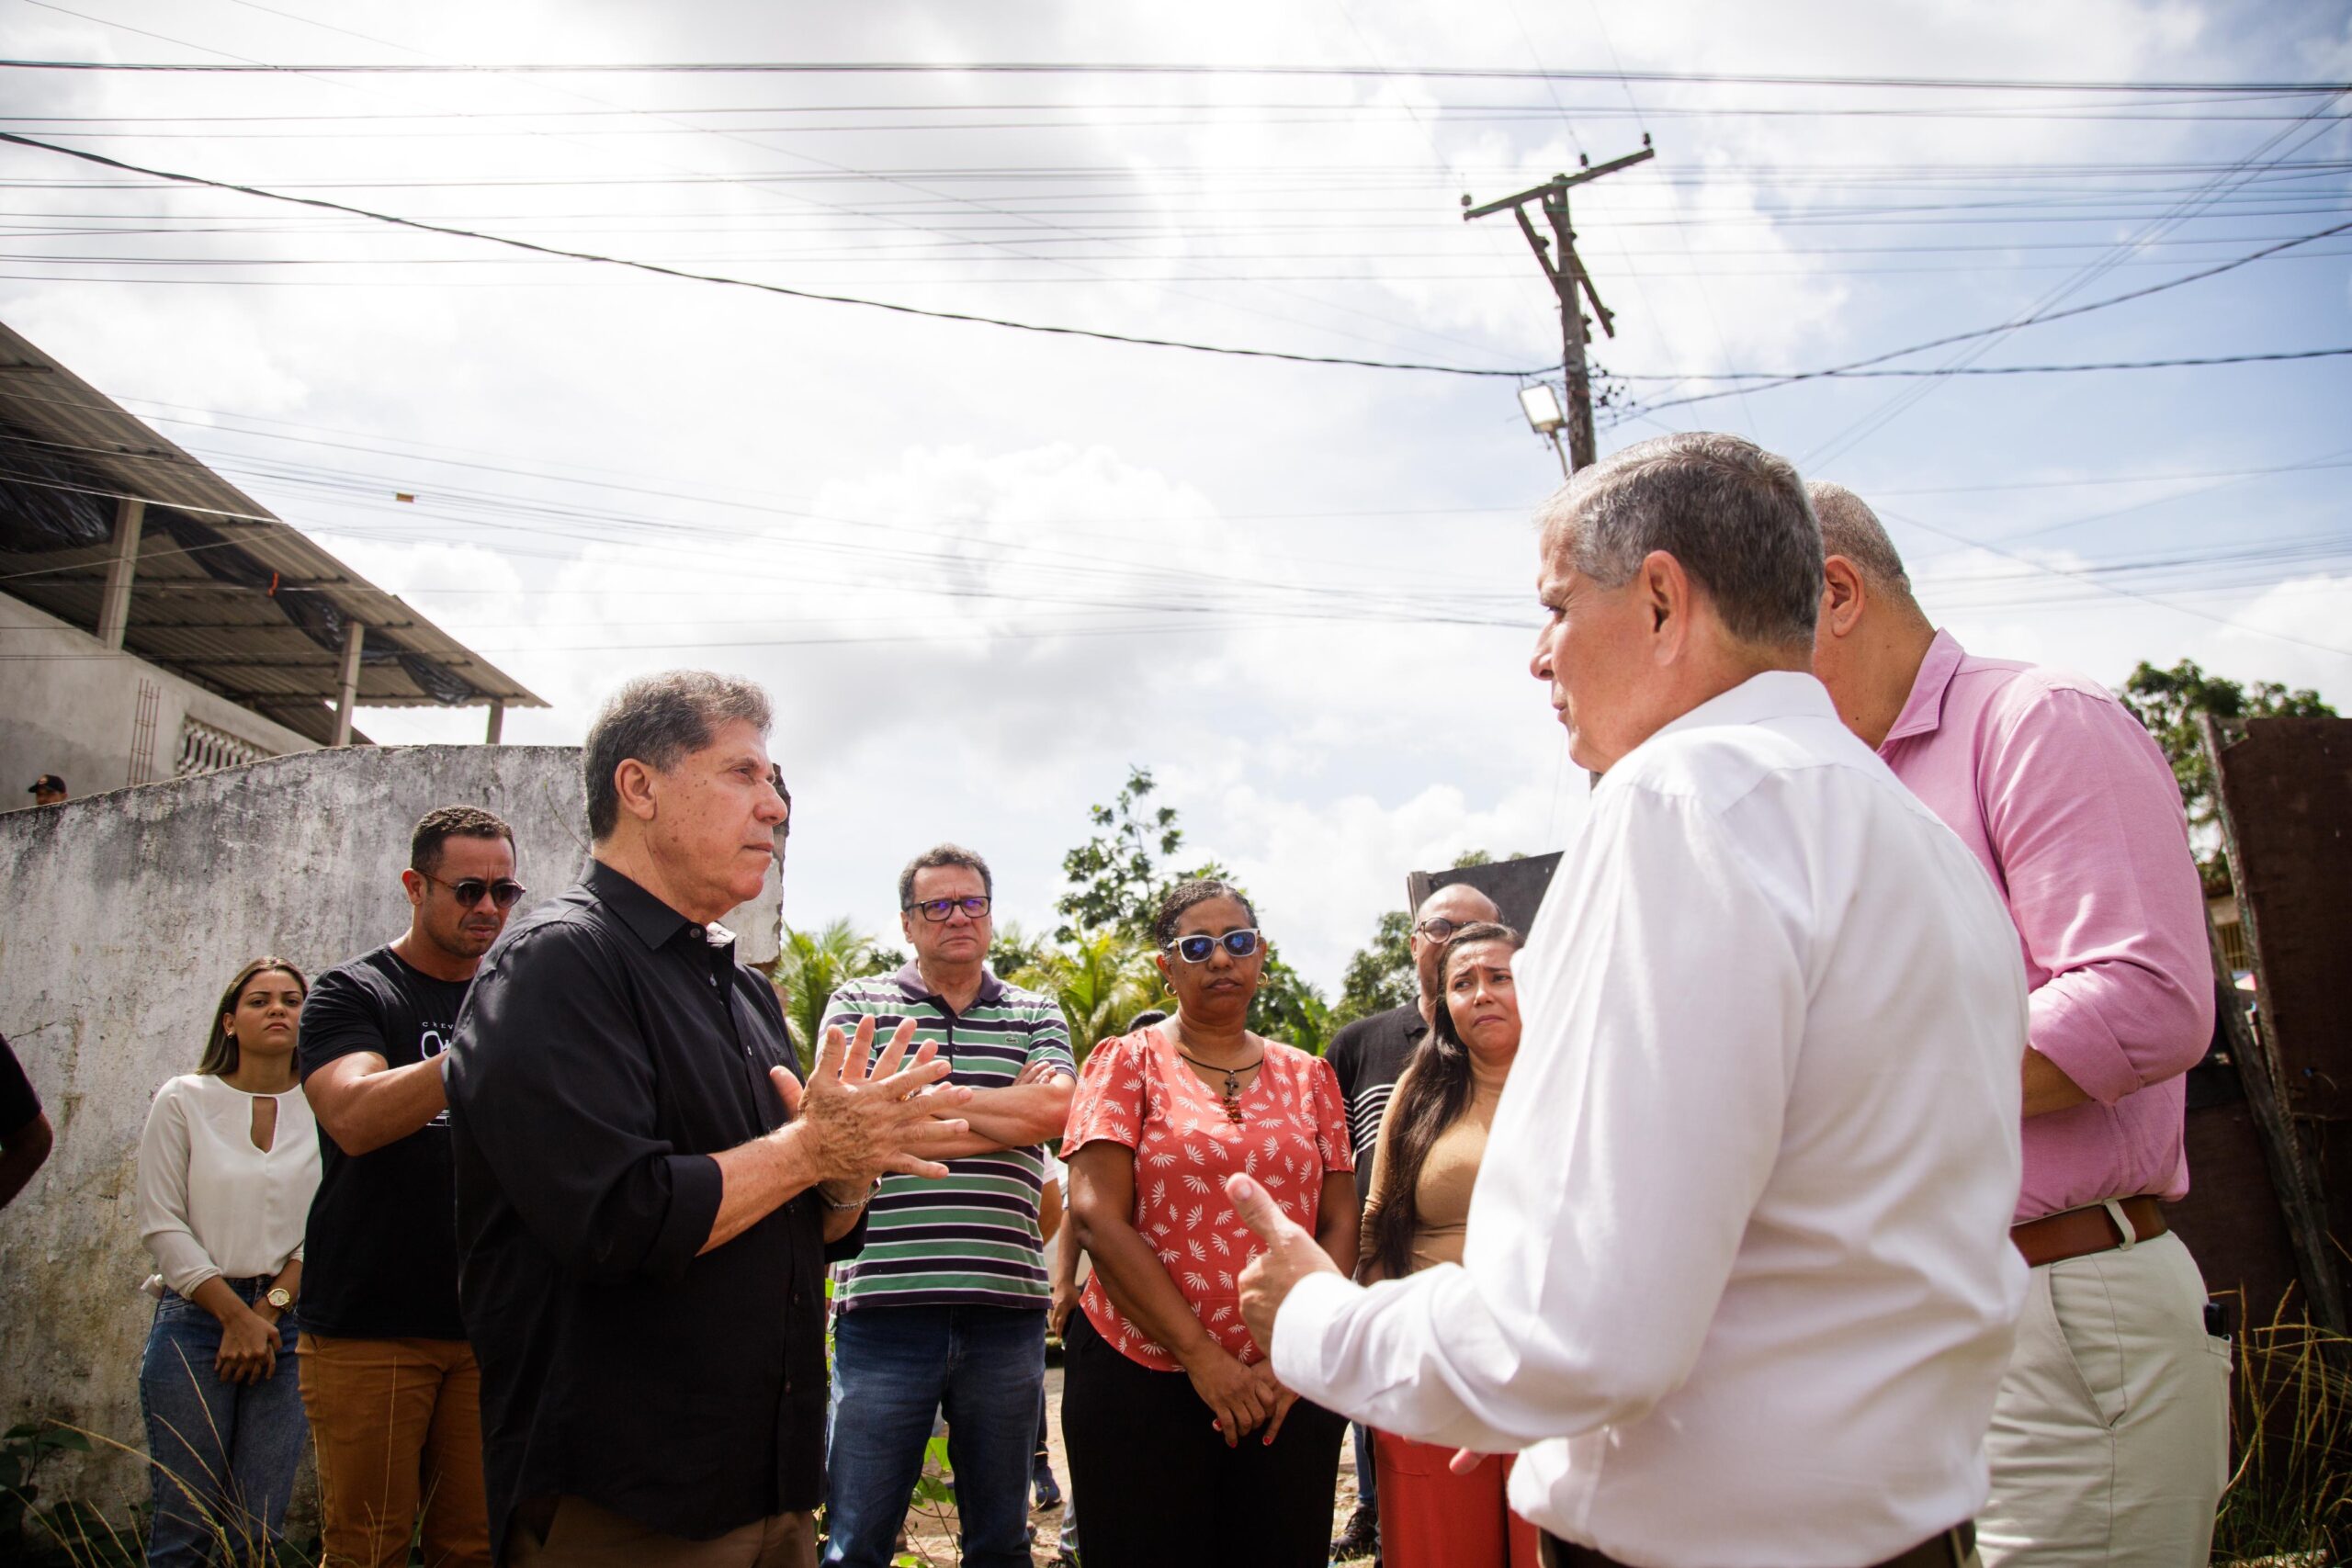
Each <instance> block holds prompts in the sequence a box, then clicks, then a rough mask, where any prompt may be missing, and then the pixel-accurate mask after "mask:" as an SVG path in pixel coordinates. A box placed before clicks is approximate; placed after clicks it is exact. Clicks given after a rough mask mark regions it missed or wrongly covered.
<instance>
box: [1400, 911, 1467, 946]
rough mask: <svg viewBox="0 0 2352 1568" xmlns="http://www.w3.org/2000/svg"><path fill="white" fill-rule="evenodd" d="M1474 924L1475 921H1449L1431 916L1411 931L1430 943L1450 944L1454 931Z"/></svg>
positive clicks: (1439, 916) (1442, 917)
mask: <svg viewBox="0 0 2352 1568" xmlns="http://www.w3.org/2000/svg"><path fill="white" fill-rule="evenodd" d="M1476 923H1477V922H1476V921H1475V920H1449V919H1446V918H1445V917H1444V916H1443V915H1431V916H1430V918H1429V919H1426V920H1423V921H1422V922H1421V923H1420V924H1419V925H1417V926H1415V927H1414V928H1413V929H1414V930H1415V931H1419V932H1420V933H1421V934H1422V935H1423V936H1425V937H1427V938H1429V939H1430V941H1431V942H1452V941H1453V933H1454V932H1455V931H1460V930H1461V929H1462V928H1463V927H1464V926H1468V925H1476Z"/></svg>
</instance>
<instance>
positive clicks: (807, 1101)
mask: <svg viewBox="0 0 2352 1568" xmlns="http://www.w3.org/2000/svg"><path fill="white" fill-rule="evenodd" d="M914 1033H915V1022H914V1020H912V1019H908V1020H906V1021H903V1022H901V1023H900V1024H899V1027H898V1028H897V1029H896V1030H894V1031H893V1032H891V1035H890V1038H889V1041H888V1043H886V1044H884V1045H883V1047H882V1049H881V1051H880V1052H879V1053H878V1054H877V1053H876V1051H875V1049H874V1021H873V1020H872V1019H870V1018H869V1019H865V1020H862V1021H860V1022H859V1023H858V1026H857V1032H856V1034H855V1035H854V1036H851V1035H846V1034H844V1033H843V1032H842V1031H841V1030H840V1029H839V1028H838V1027H836V1028H832V1029H828V1030H827V1031H825V1040H824V1044H823V1045H822V1046H821V1047H820V1049H819V1050H818V1052H817V1060H816V1064H815V1065H814V1066H811V1067H810V1068H809V1082H808V1084H807V1085H806V1086H805V1087H804V1086H803V1085H802V1084H801V1082H800V1080H799V1079H798V1078H797V1077H793V1075H792V1073H791V1071H790V1069H788V1068H785V1067H773V1068H770V1069H769V1073H768V1076H769V1077H770V1078H772V1079H773V1080H774V1081H775V1091H776V1093H777V1094H778V1095H780V1096H782V1097H783V1100H784V1109H785V1111H786V1112H787V1114H788V1115H789V1117H790V1120H789V1121H787V1122H786V1123H785V1125H784V1126H782V1127H780V1128H778V1129H777V1130H776V1132H775V1134H771V1135H772V1136H775V1137H779V1138H783V1137H786V1136H787V1135H788V1136H789V1137H790V1138H791V1139H792V1140H794V1141H796V1142H797V1143H799V1144H800V1145H801V1146H802V1156H803V1157H804V1158H805V1159H806V1160H807V1161H808V1167H807V1168H808V1169H809V1170H810V1171H811V1172H812V1173H813V1174H814V1175H815V1177H816V1179H817V1180H818V1181H819V1182H820V1183H821V1184H822V1185H823V1186H824V1187H825V1188H826V1189H827V1190H828V1191H827V1196H828V1197H829V1198H832V1199H833V1200H834V1201H838V1202H842V1203H847V1202H849V1201H853V1200H854V1199H855V1198H857V1197H861V1196H863V1195H864V1193H865V1191H866V1190H867V1189H869V1188H871V1187H872V1185H873V1184H874V1182H875V1180H876V1179H877V1178H880V1177H883V1176H934V1177H935V1176H944V1175H946V1174H947V1168H946V1167H945V1166H944V1165H942V1164H940V1163H939V1162H938V1161H937V1160H933V1159H928V1158H926V1157H924V1156H925V1151H927V1150H930V1149H933V1148H936V1147H938V1146H939V1145H944V1144H946V1143H949V1142H950V1141H952V1140H953V1139H955V1138H956V1137H959V1136H961V1135H962V1134H964V1132H965V1131H966V1130H967V1123H966V1122H964V1120H963V1119H962V1118H961V1117H955V1116H949V1115H946V1114H944V1112H947V1111H953V1110H954V1109H956V1107H957V1106H959V1105H962V1104H963V1103H964V1102H965V1101H966V1100H970V1099H971V1098H972V1091H971V1090H970V1089H967V1088H966V1087H964V1086H963V1085H960V1084H950V1083H944V1082H942V1081H941V1080H942V1079H944V1078H945V1077H947V1075H948V1074H949V1073H950V1072H951V1071H952V1070H954V1069H953V1065H952V1064H950V1063H948V1062H944V1061H942V1060H940V1059H939V1056H938V1048H937V1047H936V1046H934V1045H933V1044H932V1043H929V1042H928V1041H926V1042H925V1043H923V1044H922V1046H920V1047H919V1048H917V1049H916V1050H915V1051H914V1052H913V1053H912V1054H911V1055H910V1053H909V1052H908V1049H907V1046H908V1043H909V1042H910V1041H911V1040H913V1038H914Z"/></svg>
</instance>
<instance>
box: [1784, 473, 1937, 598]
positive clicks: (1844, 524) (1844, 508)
mask: <svg viewBox="0 0 2352 1568" xmlns="http://www.w3.org/2000/svg"><path fill="white" fill-rule="evenodd" d="M1805 489H1806V491H1808V492H1810V494H1811V495H1812V498H1813V514H1814V516H1815V518H1816V519H1818V520H1819V522H1820V524H1821V553H1822V556H1823V557H1824V558H1828V557H1830V556H1844V557H1845V558H1847V559H1848V560H1849V561H1852V562H1853V563H1854V564H1855V565H1856V566H1857V567H1860V569H1861V572H1862V575H1863V576H1864V577H1866V578H1868V579H1869V580H1870V581H1871V582H1872V583H1874V584H1876V585H1877V586H1879V587H1881V588H1891V589H1894V590H1896V591H1897V592H1900V593H1901V594H1902V595H1903V596H1904V597H1905V598H1906V599H1907V598H1909V597H1910V596H1911V574H1910V573H1909V572H1907V571H1905V570H1903V558H1902V556H1900V555H1899V554H1897V553H1896V552H1895V548H1894V540H1892V539H1890V538H1888V537H1887V536H1886V525H1884V524H1883V523H1881V522H1880V521H1879V520H1878V513H1875V512H1872V511H1871V508H1870V503H1869V502H1866V501H1864V500H1863V499H1862V498H1861V497H1860V496H1859V495H1856V494H1855V493H1854V492H1853V491H1850V490H1848V489H1847V488H1846V487H1845V486H1844V485H1840V484H1831V483H1830V482H1829V481H1828V480H1826V479H1815V480H1814V481H1813V483H1811V484H1810V485H1807V486H1806V487H1805Z"/></svg>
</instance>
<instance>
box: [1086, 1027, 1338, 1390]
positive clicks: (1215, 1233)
mask: <svg viewBox="0 0 2352 1568" xmlns="http://www.w3.org/2000/svg"><path fill="white" fill-rule="evenodd" d="M1094 1143H1114V1144H1123V1145H1125V1146H1126V1147H1128V1148H1131V1149H1133V1150H1134V1151H1135V1156H1136V1210H1135V1215H1134V1223H1135V1227H1136V1231H1137V1232H1138V1233H1139V1234H1140V1235H1142V1236H1143V1238H1144V1240H1146V1241H1147V1242H1149V1243H1150V1244H1151V1246H1152V1247H1153V1248H1154V1249H1155V1250H1156V1251H1158V1252H1159V1261H1160V1265H1161V1267H1163V1268H1165V1269H1167V1270H1168V1277H1169V1278H1170V1280H1174V1281H1175V1284H1176V1289H1177V1291H1178V1292H1179V1293H1180V1294H1182V1296H1183V1298H1184V1303H1185V1304H1186V1305H1187V1306H1189V1307H1191V1308H1192V1309H1193V1315H1194V1316H1195V1317H1198V1318H1199V1319H1200V1320H1201V1326H1202V1327H1204V1328H1205V1329H1207V1330H1208V1332H1209V1337H1211V1338H1213V1339H1215V1340H1216V1342H1217V1343H1218V1344H1220V1345H1222V1346H1224V1347H1225V1348H1227V1350H1230V1351H1231V1352H1233V1354H1234V1355H1236V1356H1238V1357H1239V1358H1240V1359H1242V1360H1244V1361H1252V1362H1254V1361H1260V1360H1263V1359H1265V1352H1264V1350H1263V1349H1261V1348H1260V1347H1259V1345H1258V1343H1257V1342H1256V1341H1255V1340H1253V1339H1251V1338H1250V1330H1249V1329H1248V1328H1247V1327H1245V1326H1244V1325H1243V1324H1242V1322H1241V1302H1240V1291H1239V1288H1238V1285H1237V1284H1236V1282H1235V1281H1236V1279H1237V1277H1238V1275H1239V1274H1240V1272H1241V1269H1242V1267H1243V1265H1245V1264H1247V1263H1248V1262H1249V1261H1250V1258H1255V1257H1256V1256H1257V1255H1258V1254H1259V1253H1260V1252H1261V1251H1262V1250H1264V1249H1263V1247H1261V1246H1260V1244H1259V1242H1258V1239H1257V1237H1255V1236H1253V1235H1250V1229H1249V1227H1248V1226H1247V1225H1244V1224H1242V1223H1241V1220H1240V1218H1239V1216H1238V1215H1237V1214H1235V1213H1234V1212H1233V1204H1232V1201H1230V1200H1229V1199H1227V1197H1226V1195H1225V1179H1226V1178H1227V1177H1228V1176H1230V1175H1232V1174H1233V1173H1234V1172H1236V1171H1247V1172H1248V1173H1249V1174H1250V1175H1251V1176H1253V1177H1255V1178H1257V1179H1258V1180H1259V1182H1260V1183H1261V1184H1262V1185H1263V1186H1264V1187H1265V1189H1266V1190H1267V1192H1268V1193H1269V1194H1271V1195H1272V1198H1273V1200H1274V1201H1275V1202H1277V1203H1279V1204H1281V1205H1282V1210H1283V1213H1285V1214H1288V1215H1289V1216H1290V1217H1291V1218H1292V1219H1294V1220H1295V1221H1297V1222H1298V1223H1299V1224H1302V1225H1305V1226H1306V1228H1307V1229H1308V1230H1310V1231H1312V1230H1314V1229H1315V1228H1316V1222H1317V1218H1318V1217H1319V1215H1318V1211H1319V1210H1320V1209H1321V1207H1322V1199H1323V1179H1324V1178H1325V1177H1326V1176H1329V1175H1333V1174H1336V1173H1340V1172H1346V1171H1352V1170H1354V1169H1355V1151H1354V1149H1353V1147H1352V1146H1351V1145H1350V1143H1349V1140H1348V1117H1347V1108H1346V1105H1345V1104H1344V1102H1343V1101H1342V1100H1341V1099H1340V1080H1339V1077H1338V1075H1336V1074H1335V1073H1333V1072H1332V1071H1331V1065H1330V1064H1329V1062H1326V1061H1324V1060H1323V1059H1322V1058H1321V1057H1320V1056H1311V1055H1307V1054H1306V1052H1304V1051H1302V1050H1300V1049H1299V1048H1298V1047H1297V1046H1295V1045H1284V1044H1283V1043H1280V1042H1278V1041H1272V1040H1270V1041H1268V1042H1266V1059H1265V1065H1264V1066H1262V1067H1261V1068H1260V1069H1259V1071H1258V1073H1257V1075H1256V1076H1255V1077H1252V1078H1251V1079H1250V1087H1249V1088H1247V1089H1244V1090H1242V1092H1241V1121H1240V1122H1239V1124H1238V1125H1236V1124H1235V1123H1234V1122H1231V1121H1230V1120H1229V1119H1228V1118H1227V1115H1226V1112H1225V1104H1224V1100H1223V1099H1222V1097H1221V1096H1220V1095H1219V1094H1218V1092H1217V1091H1216V1089H1212V1088H1210V1087H1209V1086H1208V1085H1207V1084H1205V1083H1204V1082H1203V1081H1201V1078H1200V1077H1199V1076H1198V1075H1197V1074H1195V1073H1194V1072H1193V1069H1192V1068H1190V1067H1188V1066H1185V1065H1184V1061H1183V1058H1182V1057H1181V1056H1179V1055H1177V1054H1176V1046H1175V1043H1174V1042H1173V1041H1171V1040H1170V1039H1169V1037H1168V1036H1167V1035H1166V1034H1164V1033H1162V1032H1160V1031H1159V1030H1158V1029H1156V1028H1154V1029H1145V1030H1140V1031H1138V1032H1136V1033H1134V1034H1129V1035H1126V1036H1124V1037H1123V1038H1120V1039H1117V1040H1106V1041H1104V1042H1103V1043H1102V1044H1100V1045H1098V1046H1096V1047H1095V1048H1094V1050H1093V1052H1092V1053H1091V1055H1088V1057H1087V1058H1086V1066H1085V1069H1084V1070H1083V1071H1082V1072H1080V1075H1079V1080H1078V1093H1077V1095H1076V1097H1075V1098H1074V1099H1073V1100H1071V1101H1070V1108H1069V1131H1068V1133H1067V1134H1065V1135H1064V1137H1063V1140H1062V1158H1063V1159H1065V1160H1067V1159H1069V1157H1070V1156H1072V1155H1074V1154H1076V1153H1077V1152H1078V1151H1079V1150H1080V1149H1082V1148H1084V1147H1085V1146H1086V1145H1089V1144H1094ZM1079 1304H1080V1306H1081V1307H1083V1308H1084V1309H1085V1312H1086V1315H1087V1318H1088V1320H1089V1321H1090V1322H1091V1323H1092V1324H1093V1325H1094V1327H1095V1330H1096V1332H1098V1333H1099V1334H1101V1335H1102V1336H1103V1338H1104V1339H1106V1340H1108V1341H1110V1342H1111V1343H1112V1344H1113V1345H1114V1346H1116V1347H1118V1348H1119V1350H1120V1352H1121V1353H1122V1354H1123V1355H1125V1357H1126V1358H1127V1359H1129V1360H1132V1361H1135V1362H1137V1363H1139V1364H1141V1365H1143V1366H1147V1367H1150V1368H1152V1369H1153V1370H1155V1371H1180V1370H1181V1368H1180V1366H1179V1364H1178V1362H1177V1360H1176V1358H1175V1357H1174V1356H1171V1355H1170V1354H1169V1353H1168V1351H1167V1350H1166V1349H1164V1348H1161V1347H1160V1346H1159V1345H1158V1344H1156V1343H1154V1342H1153V1340H1152V1338H1151V1337H1150V1336H1149V1335H1148V1334H1146V1333H1145V1332H1144V1330H1143V1329H1142V1327H1141V1326H1139V1325H1136V1324H1134V1323H1131V1322H1129V1321H1128V1320H1127V1318H1126V1317H1125V1315H1124V1314H1121V1313H1120V1311H1119V1309H1118V1308H1117V1307H1115V1306H1114V1305H1112V1304H1111V1298H1110V1296H1109V1295H1108V1294H1107V1293H1106V1292H1104V1290H1103V1274H1102V1271H1101V1270H1100V1269H1097V1270H1096V1271H1095V1273H1094V1275H1093V1277H1092V1278H1091V1279H1090V1280H1088V1281H1087V1285H1086V1292H1085V1293H1084V1294H1083V1295H1082V1296H1081V1297H1080V1303H1079Z"/></svg>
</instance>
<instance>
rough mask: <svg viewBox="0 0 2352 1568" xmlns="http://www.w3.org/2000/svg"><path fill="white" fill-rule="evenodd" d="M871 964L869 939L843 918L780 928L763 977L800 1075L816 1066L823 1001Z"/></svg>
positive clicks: (872, 966) (872, 946) (872, 951)
mask: <svg viewBox="0 0 2352 1568" xmlns="http://www.w3.org/2000/svg"><path fill="white" fill-rule="evenodd" d="M876 967H878V964H877V963H876V954H875V941H874V939H873V938H872V937H870V936H868V935H866V934H865V932H864V931H859V930H857V929H856V928H855V927H854V926H853V925H851V924H850V923H849V921H848V920H847V919H838V920H834V921H832V922H831V923H830V924H828V925H826V926H825V927H823V928H822V929H821V930H819V931H813V932H811V931H794V930H793V929H792V928H790V927H789V926H787V927H786V928H785V932H784V951H783V952H781V953H777V954H776V960H775V966H774V967H772V968H771V969H770V970H769V971H768V977H769V978H770V979H771V980H773V981H774V982H775V988H776V996H777V998H778V999H779V1000H781V1001H782V1002H783V1003H784V1023H785V1027H786V1029H788V1030H790V1031H791V1032H792V1048H793V1050H794V1051H795V1052H797V1053H798V1055H799V1057H800V1071H801V1074H802V1075H803V1076H804V1077H805V1076H807V1074H808V1072H809V1069H810V1068H811V1067H812V1066H815V1064H816V1060H817V1043H818V1041H819V1040H820V1038H821V1037H822V1035H823V1033H824V1028H825V1002H826V999H827V998H830V997H831V995H832V994H833V992H834V991H836V990H838V989H840V987H841V986H842V982H844V981H847V980H854V979H855V978H857V977H858V976H861V975H864V974H867V973H869V972H871V971H872V970H874V969H875V968H876Z"/></svg>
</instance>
